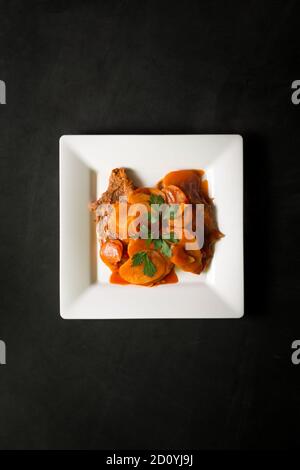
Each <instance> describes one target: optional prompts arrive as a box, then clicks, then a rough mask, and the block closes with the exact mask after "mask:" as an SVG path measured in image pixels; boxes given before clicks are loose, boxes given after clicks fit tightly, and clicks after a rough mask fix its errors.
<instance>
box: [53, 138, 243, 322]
mask: <svg viewBox="0 0 300 470" xmlns="http://www.w3.org/2000/svg"><path fill="white" fill-rule="evenodd" d="M116 167H126V168H127V169H129V170H131V171H132V174H133V175H134V177H135V180H136V181H137V182H139V183H140V184H141V185H143V186H153V185H154V184H156V183H157V182H158V180H159V179H161V178H162V177H163V176H164V175H165V174H166V173H168V172H169V171H172V170H177V169H185V168H191V169H192V168H193V169H203V170H205V172H206V177H207V179H208V183H209V191H210V195H211V196H212V197H214V199H215V204H216V207H217V216H218V223H219V228H220V230H221V231H222V232H223V233H224V234H225V237H224V238H223V239H222V240H220V241H219V242H218V243H217V244H216V250H215V255H214V258H213V261H212V264H211V267H210V269H209V271H208V272H207V273H206V274H201V275H200V276H196V275H194V274H190V273H183V272H179V273H178V274H179V283H178V284H166V285H160V286H157V287H153V288H147V287H142V286H133V285H129V286H127V285H126V286H119V285H112V284H109V272H108V268H106V266H105V265H104V264H103V263H102V262H101V261H100V260H99V257H98V256H97V249H98V247H97V241H96V227H95V223H94V222H93V216H92V215H91V214H90V213H89V211H88V203H89V201H91V200H93V199H95V198H96V197H99V195H100V194H101V193H102V192H103V191H105V189H106V187H107V185H108V178H109V175H110V172H111V170H112V169H113V168H116ZM243 313H244V272H243V140H242V138H241V136H239V135H68V136H63V137H61V139H60V315H61V316H62V317H63V318H66V319H90V318H102V319H104V318H240V317H241V316H243Z"/></svg>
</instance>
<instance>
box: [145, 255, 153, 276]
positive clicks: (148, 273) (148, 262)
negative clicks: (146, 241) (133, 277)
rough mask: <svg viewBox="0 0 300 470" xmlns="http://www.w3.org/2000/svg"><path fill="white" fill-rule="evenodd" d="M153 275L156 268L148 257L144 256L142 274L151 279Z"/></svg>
mask: <svg viewBox="0 0 300 470" xmlns="http://www.w3.org/2000/svg"><path fill="white" fill-rule="evenodd" d="M155 273H156V267H155V265H154V264H153V263H152V261H151V259H150V258H149V256H148V255H146V257H145V263H144V274H146V276H149V277H153V276H154V274H155Z"/></svg>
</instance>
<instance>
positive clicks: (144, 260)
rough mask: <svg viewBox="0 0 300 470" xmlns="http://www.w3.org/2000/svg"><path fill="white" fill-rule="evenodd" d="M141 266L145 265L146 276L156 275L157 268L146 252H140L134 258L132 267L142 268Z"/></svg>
mask: <svg viewBox="0 0 300 470" xmlns="http://www.w3.org/2000/svg"><path fill="white" fill-rule="evenodd" d="M141 264H144V269H143V272H144V274H145V275H146V276H149V277H153V276H154V274H155V273H156V267H155V265H154V264H153V262H152V261H151V259H150V258H149V256H148V253H147V252H146V251H138V252H137V253H135V254H134V255H133V257H132V266H140V265H141Z"/></svg>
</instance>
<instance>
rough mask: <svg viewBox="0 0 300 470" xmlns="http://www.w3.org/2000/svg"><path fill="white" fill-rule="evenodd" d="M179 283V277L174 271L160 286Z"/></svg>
mask: <svg viewBox="0 0 300 470" xmlns="http://www.w3.org/2000/svg"><path fill="white" fill-rule="evenodd" d="M177 282H178V276H177V274H176V273H175V271H174V269H172V271H170V272H169V274H167V275H166V276H165V277H164V278H163V279H162V280H161V281H160V282H159V283H158V284H176V283H177Z"/></svg>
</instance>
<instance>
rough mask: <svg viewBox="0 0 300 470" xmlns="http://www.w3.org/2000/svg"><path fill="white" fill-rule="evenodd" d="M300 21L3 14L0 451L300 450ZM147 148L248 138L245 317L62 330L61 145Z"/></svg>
mask: <svg viewBox="0 0 300 470" xmlns="http://www.w3.org/2000/svg"><path fill="white" fill-rule="evenodd" d="M298 5H299V2H297V1H296V0H295V1H264V2H262V1H260V0H257V1H256V0H255V1H254V0H250V1H248V2H232V1H228V2H221V1H218V2H217V1H209V2H208V1H207V2H201V1H189V2H183V1H182V2H176V1H171V2H166V1H141V0H139V1H135V0H133V1H95V2H93V1H82V2H80V1H73V2H67V1H53V0H52V1H50V0H49V1H42V0H41V1H39V2H31V1H26V2H25V1H24V2H20V1H9V2H8V1H4V0H1V1H0V18H1V22H0V79H2V80H5V81H6V85H7V105H5V106H0V157H1V158H0V162H1V176H0V178H1V198H0V208H1V247H0V250H1V284H0V286H1V287H0V289H1V314H0V339H3V340H5V341H6V343H7V365H6V366H0V448H2V449H11V448H25V449H32V448H43V449H45V448H77V449H80V448H98V449H99V448H110V449H113V448H121V449H126V448H141V449H142V448H158V449H163V448H169V449H172V448H177V449H178V448H202V449H230V448H292V447H296V446H297V445H298V444H299V420H300V365H299V366H298V367H297V366H293V365H292V363H291V359H290V356H291V342H292V341H293V340H294V339H300V313H299V306H298V305H297V301H298V300H299V274H298V273H299V271H298V266H297V264H296V263H297V262H296V259H299V249H298V246H297V245H298V244H297V242H298V229H299V203H300V199H299V145H300V134H299V122H300V106H298V107H297V106H294V105H292V103H291V91H290V86H291V82H292V81H293V80H295V79H300V76H299V74H300V70H299V65H300V61H299V22H300V20H299V18H300V16H299V13H300V9H299V7H298ZM136 132H138V133H160V132H161V133H164V132H168V133H182V132H183V133H184V132H187V133H219V132H222V133H241V134H242V135H243V136H244V139H245V141H244V142H245V190H246V193H245V230H246V235H245V238H246V252H245V256H246V316H245V317H244V319H242V320H235V321H230V320H227V321H220V320H218V321H207V320H206V321H191V320H190V321H95V322H94V321H86V322H84V321H75V322H67V321H63V320H62V319H61V318H60V317H59V315H58V310H59V308H58V230H59V227H58V139H59V137H60V135H62V134H67V133H136ZM141 158H142V156H141ZM233 256H234V254H233ZM228 269H230V266H228Z"/></svg>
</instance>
